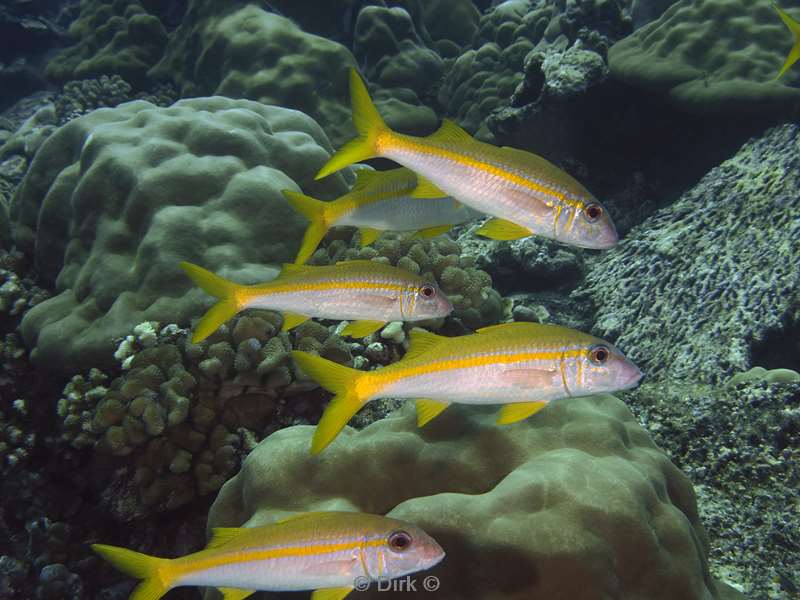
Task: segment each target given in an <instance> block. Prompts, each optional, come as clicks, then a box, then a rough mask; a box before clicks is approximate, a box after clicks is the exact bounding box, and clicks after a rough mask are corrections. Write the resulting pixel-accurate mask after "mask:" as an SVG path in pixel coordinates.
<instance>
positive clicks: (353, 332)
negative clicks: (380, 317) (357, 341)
mask: <svg viewBox="0 0 800 600" xmlns="http://www.w3.org/2000/svg"><path fill="white" fill-rule="evenodd" d="M384 325H386V323H385V322H384V321H367V320H364V321H353V322H352V323H349V324H348V325H347V326H346V327H345V328H344V329H342V331H341V332H340V334H339V335H349V336H350V337H354V338H363V337H367V336H368V335H370V334H372V333H375V332H376V331H378V329H380V328H381V327H383V326H384Z"/></svg>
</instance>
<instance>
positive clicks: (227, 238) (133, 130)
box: [12, 97, 347, 373]
mask: <svg viewBox="0 0 800 600" xmlns="http://www.w3.org/2000/svg"><path fill="white" fill-rule="evenodd" d="M329 150H330V145H329V143H328V141H327V139H326V137H325V134H324V133H323V132H322V130H321V129H320V128H319V126H318V125H317V124H316V123H315V122H314V121H313V120H311V119H310V118H309V117H307V116H306V115H303V114H302V113H299V112H296V111H292V110H288V109H284V108H279V107H272V106H264V105H262V104H259V103H257V102H250V101H247V100H231V99H228V98H222V97H213V98H195V99H189V100H182V101H180V102H178V103H176V104H174V105H173V106H171V107H168V108H159V107H155V106H153V105H152V104H149V103H147V102H142V101H137V102H131V103H127V104H123V105H121V106H119V107H117V108H113V109H101V110H97V111H94V112H92V113H90V114H88V115H86V116H84V117H80V118H78V119H75V120H73V121H71V122H69V123H68V124H67V125H65V126H64V127H62V128H61V129H59V130H58V131H56V132H55V133H54V134H53V135H52V136H51V137H50V138H49V139H48V141H47V142H46V143H45V144H44V145H43V146H42V148H41V149H40V151H39V153H38V154H37V156H36V159H35V160H34V161H33V163H32V165H31V168H30V170H29V172H28V174H27V175H26V177H25V179H24V180H23V183H22V185H21V187H20V188H19V190H18V192H17V194H16V195H15V197H14V200H13V205H12V219H13V220H15V221H16V231H15V235H16V242H17V244H18V245H19V246H20V247H21V248H22V249H24V250H25V251H26V252H28V253H29V254H30V255H32V256H34V258H35V263H36V268H37V270H38V271H39V274H40V276H41V277H42V279H43V280H44V281H46V282H49V283H51V284H54V285H55V288H56V291H57V295H56V296H55V297H53V298H52V299H50V300H48V301H46V302H43V303H42V304H40V305H38V306H37V307H36V308H35V309H33V310H31V311H29V312H28V313H27V314H26V316H25V319H24V321H23V323H22V329H23V334H24V336H25V339H26V342H27V343H28V344H29V345H30V346H32V347H33V346H35V351H34V352H33V356H34V358H35V359H36V360H38V361H39V363H40V364H44V365H47V366H50V367H53V368H59V369H62V370H64V371H65V372H72V373H75V372H80V371H82V370H83V368H84V366H85V365H87V364H88V365H95V366H106V365H109V364H110V363H112V362H113V359H112V354H113V340H114V338H115V337H124V336H125V335H127V333H128V332H129V331H131V330H132V329H133V327H134V326H135V325H137V324H138V323H141V322H143V321H160V322H169V323H180V324H188V322H189V319H190V317H192V316H195V315H197V314H199V313H200V311H201V310H202V309H203V308H204V307H206V306H207V303H208V302H209V298H208V297H207V296H205V294H203V293H202V292H200V291H199V290H195V289H194V288H193V286H192V284H191V282H190V281H189V280H188V279H187V278H186V277H185V276H183V275H182V274H181V271H180V269H179V267H178V263H179V261H180V260H191V261H193V262H196V263H198V264H202V265H204V266H205V267H207V268H209V269H211V270H213V271H217V272H220V273H221V274H222V275H223V276H227V277H232V278H235V279H236V280H238V281H241V282H243V283H247V282H254V281H257V280H266V279H269V278H270V277H272V276H274V274H275V272H276V270H275V266H276V265H277V264H279V263H282V262H290V261H292V260H293V259H294V256H295V254H296V252H297V249H298V245H299V240H300V238H301V237H302V231H303V229H304V227H305V222H304V221H303V219H302V217H300V216H298V215H297V214H296V213H295V211H293V210H292V209H291V208H290V207H289V206H288V204H287V203H286V201H285V199H284V197H283V195H282V194H281V190H282V189H285V188H287V187H294V186H295V183H294V182H295V181H296V182H297V183H298V184H300V185H303V187H304V189H306V186H309V188H308V189H315V188H316V191H317V192H318V193H320V194H321V195H322V196H323V197H330V196H336V195H339V194H342V193H343V192H345V191H346V190H347V188H346V185H345V181H344V180H343V179H342V178H339V177H334V178H327V179H326V180H325V182H324V183H323V184H322V185H320V184H318V183H315V182H314V181H313V177H314V174H315V171H316V170H317V169H318V168H319V166H320V165H321V164H322V163H324V162H325V160H326V159H327V157H328V156H329ZM328 179H330V181H328ZM190 290H191V293H187V292H189V291H190Z"/></svg>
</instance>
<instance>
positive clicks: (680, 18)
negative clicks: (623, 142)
mask: <svg viewBox="0 0 800 600" xmlns="http://www.w3.org/2000/svg"><path fill="white" fill-rule="evenodd" d="M780 4H781V5H782V6H783V7H784V9H787V10H788V12H790V13H792V14H793V15H794V16H795V17H797V16H798V13H797V12H796V11H792V10H791V9H793V8H798V7H800V2H797V0H790V1H785V2H781V3H780ZM792 43H793V37H792V34H791V33H790V32H789V30H788V29H786V26H785V25H784V24H783V23H782V22H781V20H780V19H779V18H778V15H777V14H776V12H775V10H774V9H773V6H772V2H771V1H770V0H702V1H700V0H680V1H679V2H676V3H675V4H673V5H672V6H671V7H670V8H669V9H667V11H666V12H665V13H664V14H662V15H661V17H660V18H659V19H657V20H656V21H653V22H652V23H649V24H648V25H645V26H644V27H642V28H641V29H639V30H638V31H637V32H636V33H634V34H633V35H631V36H629V37H627V38H625V39H624V40H621V41H619V42H617V43H616V44H615V45H614V46H613V47H612V48H611V49H610V51H609V57H608V58H609V66H610V68H611V74H612V75H613V76H614V77H616V78H617V79H619V80H621V81H624V82H625V83H628V84H630V85H633V86H636V87H640V88H643V89H645V90H649V91H652V92H655V93H658V94H665V95H666V96H667V97H668V98H669V100H670V101H671V102H673V103H675V104H676V105H677V106H679V107H681V108H683V109H685V110H687V111H690V112H693V113H698V114H703V115H720V114H730V115H735V116H739V117H741V116H742V115H745V114H754V115H760V116H764V115H770V114H771V113H776V112H796V111H797V110H798V109H800V90H799V89H797V87H790V86H792V85H794V84H796V83H797V82H798V81H800V75H798V71H797V69H794V70H790V71H789V72H788V73H787V74H786V75H785V76H784V79H782V80H781V81H776V79H775V78H776V76H777V74H778V71H779V70H780V68H781V65H782V64H783V62H784V60H785V59H786V56H787V55H788V53H789V50H790V49H791V47H792Z"/></svg>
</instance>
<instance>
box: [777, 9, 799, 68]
mask: <svg viewBox="0 0 800 600" xmlns="http://www.w3.org/2000/svg"><path fill="white" fill-rule="evenodd" d="M772 6H774V7H775V10H776V11H777V13H778V16H779V17H780V18H781V20H782V21H783V22H784V23H785V24H786V26H787V27H788V28H789V31H791V32H792V33H793V34H794V45H793V46H792V49H791V50H789V56H787V57H786V62H785V63H783V67H782V68H781V71H780V73H778V77H776V79H780V78H781V77H783V74H784V73H786V71H788V70H789V68H790V67H791V66H792V65H793V64H794V63H796V62H797V60H798V59H800V23H798V22H797V21H796V20H794V19H793V18H792V17H790V16H789V15H788V14H787V13H786V12H784V11H783V10H781V7H780V6H778V5H777V4H773V5H772Z"/></svg>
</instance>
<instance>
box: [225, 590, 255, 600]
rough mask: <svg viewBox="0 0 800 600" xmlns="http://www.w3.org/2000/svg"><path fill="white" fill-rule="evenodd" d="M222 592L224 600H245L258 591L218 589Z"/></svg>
mask: <svg viewBox="0 0 800 600" xmlns="http://www.w3.org/2000/svg"><path fill="white" fill-rule="evenodd" d="M218 589H219V591H220V592H222V600H244V599H245V598H247V597H248V596H252V595H253V594H255V593H256V591H257V590H240V589H239V588H218Z"/></svg>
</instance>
